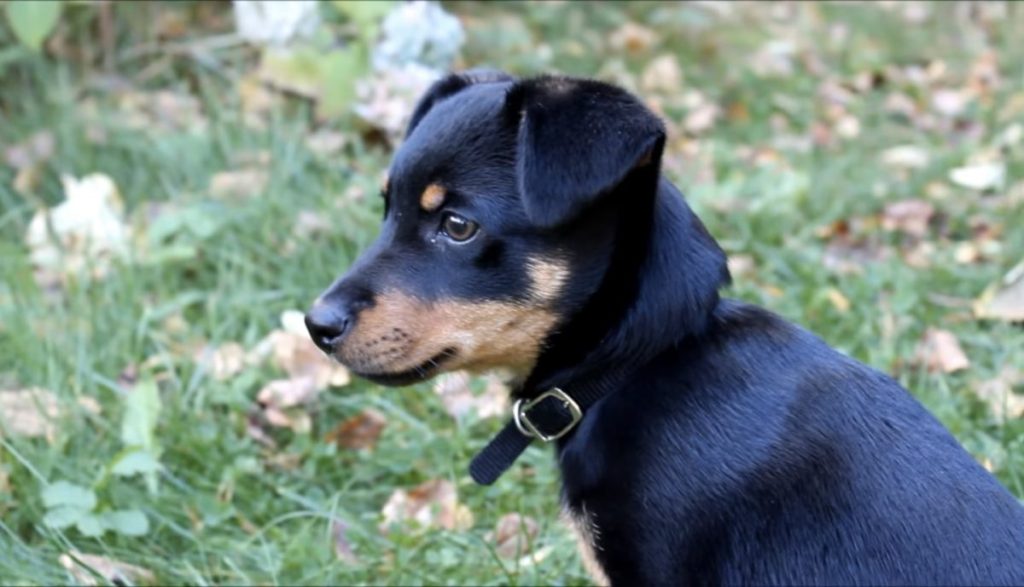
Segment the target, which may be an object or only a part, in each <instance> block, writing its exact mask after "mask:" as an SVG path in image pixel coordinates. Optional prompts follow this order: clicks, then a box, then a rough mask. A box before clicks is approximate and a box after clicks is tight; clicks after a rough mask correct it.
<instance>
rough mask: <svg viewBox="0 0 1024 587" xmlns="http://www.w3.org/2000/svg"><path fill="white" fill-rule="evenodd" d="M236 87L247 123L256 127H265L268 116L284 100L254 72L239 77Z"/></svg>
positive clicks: (251, 126) (244, 119)
mask: <svg viewBox="0 0 1024 587" xmlns="http://www.w3.org/2000/svg"><path fill="white" fill-rule="evenodd" d="M236 89H237V91H238V100H239V102H240V105H241V108H242V119H243V121H244V122H245V124H246V125H247V126H249V127H250V128H254V129H263V128H265V127H266V125H267V118H268V117H269V115H270V114H271V113H272V112H273V111H274V110H275V109H277V108H279V107H280V105H281V102H282V101H283V100H282V97H281V95H280V94H278V93H276V92H274V91H273V90H271V89H270V88H268V87H267V86H266V84H264V83H263V81H261V80H260V79H259V77H257V76H256V75H254V74H249V75H246V76H244V77H242V78H241V79H239V80H238V83H237V84H236Z"/></svg>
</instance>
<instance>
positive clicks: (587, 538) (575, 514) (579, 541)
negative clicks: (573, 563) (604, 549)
mask: <svg viewBox="0 0 1024 587" xmlns="http://www.w3.org/2000/svg"><path fill="white" fill-rule="evenodd" d="M562 513H563V518H564V519H565V521H566V523H567V524H568V525H569V528H570V529H571V530H572V532H573V534H574V535H575V537H576V546H577V548H578V549H579V552H580V558H581V559H582V560H583V568H585V569H586V570H587V573H588V574H589V575H590V578H591V579H592V580H593V581H594V583H595V584H597V585H611V581H609V580H608V574H607V573H606V572H605V570H604V567H603V566H602V564H601V561H600V559H599V558H598V554H599V552H600V550H601V544H600V538H601V529H600V528H599V527H598V525H597V520H596V519H595V517H594V516H593V514H592V513H591V512H589V511H588V510H587V508H586V506H584V505H581V506H580V507H579V509H574V508H570V507H568V506H564V507H563V509H562Z"/></svg>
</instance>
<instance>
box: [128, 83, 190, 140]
mask: <svg viewBox="0 0 1024 587" xmlns="http://www.w3.org/2000/svg"><path fill="white" fill-rule="evenodd" d="M118 105H119V106H120V108H121V111H122V112H121V115H120V116H119V117H118V120H121V121H122V122H123V123H124V124H125V125H126V126H128V127H129V128H135V129H144V130H147V131H158V132H169V131H183V130H187V131H191V132H200V131H202V130H205V129H206V127H207V121H206V118H205V117H204V116H203V112H202V106H201V105H200V103H199V100H198V99H196V97H195V96H192V95H189V94H184V93H178V92H173V91H170V90H160V91H156V92H137V91H127V92H122V93H121V94H120V96H119V100H118Z"/></svg>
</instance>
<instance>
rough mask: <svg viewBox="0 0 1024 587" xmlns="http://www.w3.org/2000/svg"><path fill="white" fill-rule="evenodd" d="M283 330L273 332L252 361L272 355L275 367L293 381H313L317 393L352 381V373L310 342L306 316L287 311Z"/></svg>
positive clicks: (283, 320) (253, 354)
mask: <svg viewBox="0 0 1024 587" xmlns="http://www.w3.org/2000/svg"><path fill="white" fill-rule="evenodd" d="M281 326H282V328H281V329H280V330H275V331H273V332H271V333H270V334H269V335H267V337H266V338H265V339H264V340H263V341H262V342H261V343H260V344H259V345H257V347H256V349H254V350H253V351H252V352H251V353H250V357H251V358H250V361H256V360H258V357H259V356H260V355H261V354H265V353H267V352H268V351H269V354H270V355H271V358H272V359H273V364H274V366H276V367H277V368H278V369H280V370H282V371H284V372H285V373H287V374H288V376H289V377H290V378H292V379H297V378H303V377H308V378H311V379H312V384H313V387H314V388H315V389H316V391H321V390H323V389H327V388H328V387H343V386H345V385H348V384H349V382H350V381H351V376H350V375H349V372H348V369H346V368H345V367H344V366H343V365H341V364H340V363H338V362H337V361H335V360H333V359H331V358H330V357H328V356H327V355H325V354H324V353H323V351H321V350H320V349H319V348H317V346H316V345H315V344H313V341H312V340H310V338H309V333H308V332H307V331H306V325H305V318H304V314H303V313H302V312H300V311H298V310H287V311H285V312H282V314H281Z"/></svg>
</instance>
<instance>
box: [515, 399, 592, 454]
mask: <svg viewBox="0 0 1024 587" xmlns="http://www.w3.org/2000/svg"><path fill="white" fill-rule="evenodd" d="M549 398H551V399H555V400H557V401H560V402H561V403H562V407H564V408H565V410H566V411H568V413H569V417H570V421H569V423H568V424H566V425H565V426H563V427H562V429H561V430H558V431H557V432H554V433H551V434H545V433H544V432H542V431H541V430H540V428H538V427H537V425H536V424H535V423H534V422H533V421H531V420H530V417H529V415H528V414H529V412H530V410H532V409H533V408H536V407H537V406H539V405H541V404H542V403H543V402H544V401H545V400H547V399H549ZM512 419H513V420H514V421H515V424H516V428H518V429H519V432H521V433H522V434H523V436H526V437H527V438H536V439H538V440H540V441H541V442H551V441H552V440H558V439H559V438H561V437H563V436H565V435H566V434H568V433H569V431H570V430H572V429H573V428H575V427H576V424H578V423H579V421H580V420H582V419H583V410H582V409H580V405H579V404H578V403H576V401H575V400H574V399H572V397H570V396H569V394H567V393H565V392H564V391H562V390H561V389H559V388H557V387H552V388H551V389H549V390H547V391H545V392H544V393H542V394H540V395H538V396H537V397H535V398H533V399H532V400H529V401H524V399H523V398H520V399H517V400H516V403H515V404H513V405H512Z"/></svg>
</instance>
